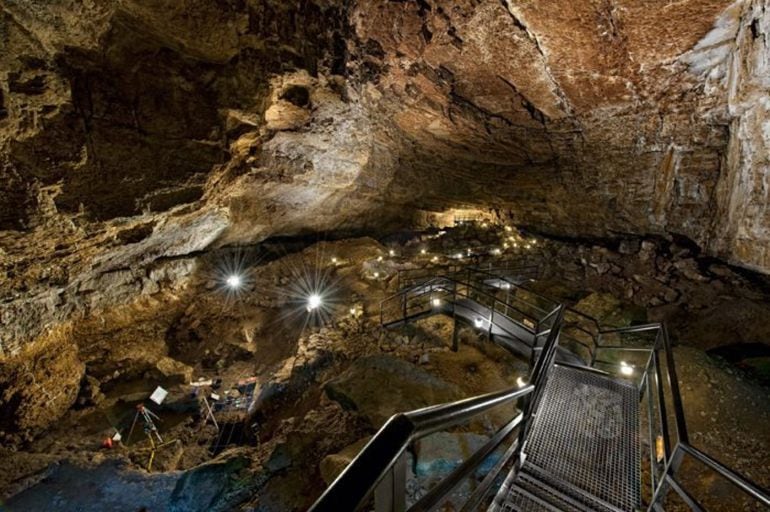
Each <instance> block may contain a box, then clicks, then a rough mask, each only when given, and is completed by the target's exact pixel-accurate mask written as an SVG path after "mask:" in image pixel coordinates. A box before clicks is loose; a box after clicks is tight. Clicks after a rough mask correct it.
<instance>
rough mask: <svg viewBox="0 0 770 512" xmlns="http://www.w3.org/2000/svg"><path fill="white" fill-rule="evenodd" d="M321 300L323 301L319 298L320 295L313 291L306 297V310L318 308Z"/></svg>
mask: <svg viewBox="0 0 770 512" xmlns="http://www.w3.org/2000/svg"><path fill="white" fill-rule="evenodd" d="M321 302H323V301H322V300H321V296H320V295H318V294H317V293H314V294H313V295H311V296H310V297H308V298H307V310H308V311H313V310H316V309H318V308H319V307H321Z"/></svg>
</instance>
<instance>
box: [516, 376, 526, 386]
mask: <svg viewBox="0 0 770 512" xmlns="http://www.w3.org/2000/svg"><path fill="white" fill-rule="evenodd" d="M516 385H517V386H519V387H520V388H523V387H524V386H526V385H527V381H525V380H524V379H523V378H521V377H518V378H517V379H516Z"/></svg>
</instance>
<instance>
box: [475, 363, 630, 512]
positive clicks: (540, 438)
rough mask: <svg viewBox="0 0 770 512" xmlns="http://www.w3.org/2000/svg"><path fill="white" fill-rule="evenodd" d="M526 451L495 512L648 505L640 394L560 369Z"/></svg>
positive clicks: (553, 376) (583, 373)
mask: <svg viewBox="0 0 770 512" xmlns="http://www.w3.org/2000/svg"><path fill="white" fill-rule="evenodd" d="M523 451H524V464H523V466H522V467H521V469H520V470H519V471H518V472H517V471H514V470H512V471H511V474H510V475H509V476H510V477H511V479H512V484H511V485H510V486H508V487H505V488H504V489H502V490H501V492H500V494H498V496H497V498H496V499H495V504H494V505H493V507H492V508H491V509H490V510H495V511H503V512H512V511H517V512H518V511H520V512H525V511H555V510H558V511H561V510H576V511H585V510H601V511H605V510H606V511H616V510H622V511H628V512H633V511H634V510H636V509H637V508H638V507H639V506H640V505H641V490H640V485H639V482H640V471H639V468H640V465H641V449H640V444H639V391H638V389H637V388H636V387H635V386H632V385H629V384H627V383H623V382H617V381H615V380H614V379H612V378H609V377H606V376H601V375H598V374H596V373H591V372H587V371H583V370H579V369H575V368H566V367H562V366H559V365H556V366H555V367H554V368H553V370H552V372H551V376H550V378H549V380H548V383H547V385H546V388H545V391H544V394H543V401H542V405H541V407H540V409H539V410H538V411H537V413H536V414H535V419H534V421H533V424H532V430H531V432H530V436H529V439H528V441H527V444H526V445H525V447H524V450H523Z"/></svg>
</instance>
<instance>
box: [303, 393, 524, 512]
mask: <svg viewBox="0 0 770 512" xmlns="http://www.w3.org/2000/svg"><path fill="white" fill-rule="evenodd" d="M533 390H534V386H533V385H531V384H529V385H526V386H524V387H522V388H519V387H515V388H508V389H504V390H501V391H495V392H493V393H487V394H485V395H480V396H477V397H472V398H466V399H464V400H459V401H457V402H450V403H446V404H441V405H436V406H431V407H426V408H423V409H418V410H415V411H411V412H407V413H399V414H395V415H393V416H391V418H390V419H389V420H388V421H387V422H386V423H385V425H384V426H383V427H382V428H381V429H380V430H379V431H378V432H377V433H376V434H375V435H374V437H373V438H372V439H371V440H370V441H369V442H368V443H367V444H366V446H364V448H363V449H362V450H361V452H359V454H358V455H357V456H356V458H355V459H353V461H352V462H351V463H350V464H349V465H348V466H347V468H345V470H344V471H343V472H342V473H341V474H340V475H339V476H338V477H337V478H336V479H335V480H334V482H332V483H331V485H329V487H328V488H327V489H326V491H325V492H324V493H323V494H322V495H321V497H320V498H318V500H317V501H316V502H315V503H314V504H313V506H312V507H310V509H309V512H339V511H340V510H350V511H353V510H357V509H358V508H359V507H360V506H361V505H363V503H364V502H365V500H366V499H367V498H368V497H369V496H371V494H372V493H373V492H374V489H375V487H376V486H377V484H378V483H379V482H380V480H382V478H383V476H384V475H385V473H386V472H387V471H388V470H389V469H390V468H391V466H393V464H394V463H395V462H396V460H397V459H398V457H399V456H401V454H402V453H403V452H404V450H405V449H406V448H407V446H408V445H409V444H410V443H411V442H413V441H415V440H417V439H419V438H421V437H425V436H427V435H429V434H431V433H433V432H436V431H438V430H444V429H447V428H451V427H454V426H456V425H458V424H460V423H463V422H464V421H466V420H468V419H469V418H472V417H474V416H477V415H479V414H482V413H484V412H486V411H488V410H490V409H492V408H494V407H496V406H498V405H502V404H504V403H507V402H511V401H513V400H517V399H519V398H521V397H523V396H526V395H529V394H530V393H532V391H533Z"/></svg>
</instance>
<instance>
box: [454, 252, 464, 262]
mask: <svg viewBox="0 0 770 512" xmlns="http://www.w3.org/2000/svg"><path fill="white" fill-rule="evenodd" d="M455 258H457V259H458V260H461V259H463V253H461V252H458V253H457V254H455Z"/></svg>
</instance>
